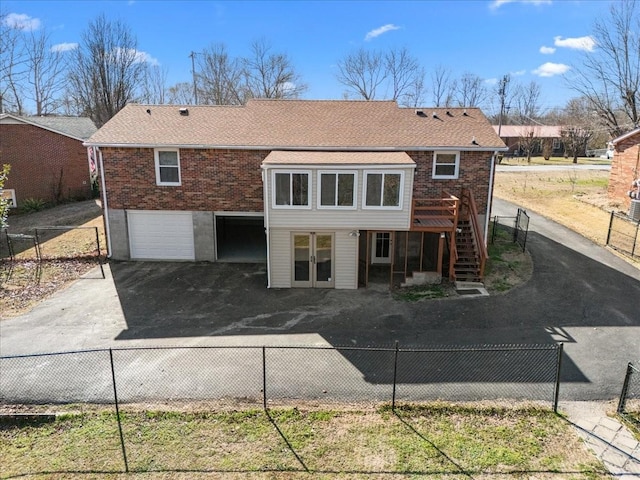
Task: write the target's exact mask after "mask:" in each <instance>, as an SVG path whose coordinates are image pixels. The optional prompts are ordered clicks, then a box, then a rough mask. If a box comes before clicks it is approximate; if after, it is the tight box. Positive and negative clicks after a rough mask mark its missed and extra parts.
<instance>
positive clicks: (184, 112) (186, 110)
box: [179, 108, 189, 117]
mask: <svg viewBox="0 0 640 480" xmlns="http://www.w3.org/2000/svg"><path fill="white" fill-rule="evenodd" d="M179 112H180V115H182V116H183V117H186V116H187V115H189V109H188V108H181V109H180V110H179Z"/></svg>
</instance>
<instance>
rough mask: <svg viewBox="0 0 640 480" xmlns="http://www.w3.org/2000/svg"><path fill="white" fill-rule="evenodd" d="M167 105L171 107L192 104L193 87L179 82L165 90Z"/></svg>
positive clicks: (187, 83)
mask: <svg viewBox="0 0 640 480" xmlns="http://www.w3.org/2000/svg"><path fill="white" fill-rule="evenodd" d="M167 103H169V104H171V105H191V104H192V103H193V85H191V84H190V83H189V82H179V83H176V84H175V85H172V86H171V87H169V88H168V89H167Z"/></svg>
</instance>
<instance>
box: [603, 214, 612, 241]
mask: <svg viewBox="0 0 640 480" xmlns="http://www.w3.org/2000/svg"><path fill="white" fill-rule="evenodd" d="M612 228H613V211H611V217H610V218H609V230H608V231H607V241H606V242H605V245H609V240H611V229H612Z"/></svg>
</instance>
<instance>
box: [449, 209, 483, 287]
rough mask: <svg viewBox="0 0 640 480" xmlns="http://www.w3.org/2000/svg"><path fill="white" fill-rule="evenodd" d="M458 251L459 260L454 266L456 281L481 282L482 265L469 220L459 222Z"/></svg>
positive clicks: (457, 233) (457, 234)
mask: <svg viewBox="0 0 640 480" xmlns="http://www.w3.org/2000/svg"><path fill="white" fill-rule="evenodd" d="M456 250H457V251H458V259H457V260H456V262H455V264H454V265H453V270H454V272H455V279H456V280H457V281H459V282H481V281H482V275H483V272H482V265H481V262H480V256H479V254H478V249H477V247H476V244H475V240H474V234H473V230H472V228H471V223H470V222H469V221H468V220H459V221H458V229H457V232H456Z"/></svg>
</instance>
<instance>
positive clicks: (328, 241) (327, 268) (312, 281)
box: [291, 232, 335, 288]
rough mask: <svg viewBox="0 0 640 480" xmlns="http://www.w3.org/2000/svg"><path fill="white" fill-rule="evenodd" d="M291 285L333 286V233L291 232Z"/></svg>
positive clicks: (308, 286)
mask: <svg viewBox="0 0 640 480" xmlns="http://www.w3.org/2000/svg"><path fill="white" fill-rule="evenodd" d="M291 245H292V252H291V256H292V258H291V263H292V268H291V276H292V278H291V286H292V287H306V288H314V287H315V288H333V287H334V285H335V282H334V279H333V272H334V253H333V251H334V238H333V233H315V232H308V233H293V234H292V242H291Z"/></svg>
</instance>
